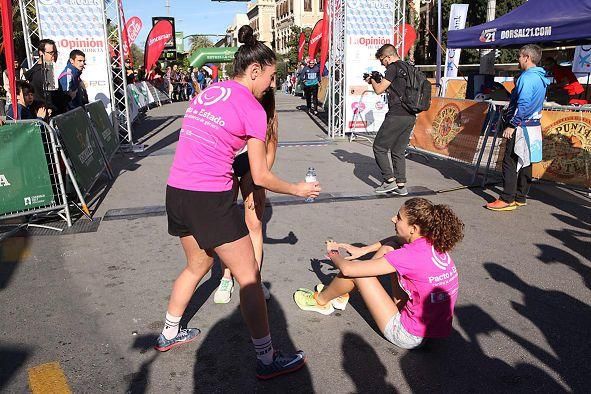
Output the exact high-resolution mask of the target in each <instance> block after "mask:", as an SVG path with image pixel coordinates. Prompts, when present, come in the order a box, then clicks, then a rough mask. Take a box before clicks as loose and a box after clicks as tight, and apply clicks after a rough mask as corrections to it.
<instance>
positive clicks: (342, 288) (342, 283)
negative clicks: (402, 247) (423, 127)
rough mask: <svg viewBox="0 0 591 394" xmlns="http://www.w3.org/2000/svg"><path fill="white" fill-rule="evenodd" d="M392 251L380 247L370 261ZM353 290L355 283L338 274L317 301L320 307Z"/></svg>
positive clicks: (383, 246)
mask: <svg viewBox="0 0 591 394" xmlns="http://www.w3.org/2000/svg"><path fill="white" fill-rule="evenodd" d="M392 250H394V248H393V247H391V246H389V245H382V247H381V248H379V249H378V250H377V252H375V253H374V255H373V256H372V259H379V258H380V257H383V256H384V255H385V254H386V253H388V252H390V251H392ZM354 289H355V282H354V281H353V279H351V278H347V277H344V276H343V275H342V274H341V273H339V274H338V275H337V276H336V277H335V278H334V279H333V280H332V281H331V282H330V284H329V285H328V286H326V287H325V288H324V289H323V290H322V292H320V294H318V301H320V303H321V304H322V305H324V304H326V303H327V302H328V301H331V300H334V299H335V298H337V297H340V296H342V295H344V294H347V293H350V292H352V291H353V290H354Z"/></svg>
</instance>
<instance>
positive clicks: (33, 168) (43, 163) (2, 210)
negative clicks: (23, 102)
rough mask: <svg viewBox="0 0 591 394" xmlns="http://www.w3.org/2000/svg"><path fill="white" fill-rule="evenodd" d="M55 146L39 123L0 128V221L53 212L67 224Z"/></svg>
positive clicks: (52, 134)
mask: <svg viewBox="0 0 591 394" xmlns="http://www.w3.org/2000/svg"><path fill="white" fill-rule="evenodd" d="M58 147H59V145H58V143H57V139H56V135H55V132H54V130H53V129H52V128H51V127H50V126H49V125H48V124H46V123H44V122H42V121H18V122H14V123H8V124H5V125H3V126H1V127H0V219H9V218H14V217H20V216H25V215H33V214H38V213H44V212H49V211H56V212H58V213H59V215H60V216H62V218H63V219H64V220H66V222H67V223H68V225H71V219H70V211H69V208H68V202H67V198H66V191H65V184H64V178H63V176H62V172H61V167H60V165H59V154H58Z"/></svg>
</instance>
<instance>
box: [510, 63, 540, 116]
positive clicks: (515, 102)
mask: <svg viewBox="0 0 591 394" xmlns="http://www.w3.org/2000/svg"><path fill="white" fill-rule="evenodd" d="M549 84H550V80H549V79H548V78H546V70H544V69H543V68H542V67H532V68H530V69H528V70H526V71H524V72H523V73H522V74H521V75H520V76H519V79H517V83H516V85H515V89H513V91H512V92H511V101H510V103H509V107H508V109H507V114H508V115H509V123H510V124H511V125H512V126H514V127H517V126H521V125H526V124H527V125H529V126H533V125H539V124H540V119H541V118H542V107H543V105H544V98H545V97H546V88H547V87H548V85H549Z"/></svg>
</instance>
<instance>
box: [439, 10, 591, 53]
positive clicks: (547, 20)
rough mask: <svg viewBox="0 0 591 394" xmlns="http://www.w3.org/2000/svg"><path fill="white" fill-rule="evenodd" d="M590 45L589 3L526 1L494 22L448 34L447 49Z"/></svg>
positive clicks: (590, 13)
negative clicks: (527, 45)
mask: <svg viewBox="0 0 591 394" xmlns="http://www.w3.org/2000/svg"><path fill="white" fill-rule="evenodd" d="M587 43H591V0H529V1H528V2H526V3H525V4H523V5H522V6H520V7H517V8H515V9H514V10H513V11H511V12H509V13H507V14H505V15H503V16H501V17H500V18H497V19H495V20H493V21H490V22H487V23H483V24H481V25H478V26H472V27H469V28H466V29H462V30H454V31H450V32H448V36H447V47H448V48H511V47H520V46H522V45H525V44H539V45H554V46H557V45H558V44H560V45H582V44H587Z"/></svg>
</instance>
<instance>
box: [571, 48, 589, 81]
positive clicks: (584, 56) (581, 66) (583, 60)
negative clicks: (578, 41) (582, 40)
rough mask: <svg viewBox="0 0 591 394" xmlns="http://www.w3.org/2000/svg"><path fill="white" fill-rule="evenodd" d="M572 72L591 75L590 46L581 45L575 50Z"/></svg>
mask: <svg viewBox="0 0 591 394" xmlns="http://www.w3.org/2000/svg"><path fill="white" fill-rule="evenodd" d="M573 72H574V73H585V74H589V73H591V45H581V46H578V47H577V48H576V49H575V57H574V59H573Z"/></svg>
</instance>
